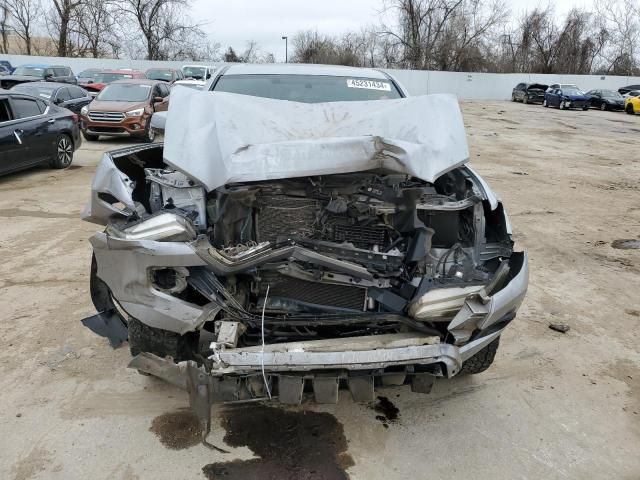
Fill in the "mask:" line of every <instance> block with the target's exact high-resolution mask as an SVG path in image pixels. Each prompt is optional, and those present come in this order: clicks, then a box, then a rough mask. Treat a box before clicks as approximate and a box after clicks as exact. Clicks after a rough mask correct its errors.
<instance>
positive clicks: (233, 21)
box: [191, 0, 593, 61]
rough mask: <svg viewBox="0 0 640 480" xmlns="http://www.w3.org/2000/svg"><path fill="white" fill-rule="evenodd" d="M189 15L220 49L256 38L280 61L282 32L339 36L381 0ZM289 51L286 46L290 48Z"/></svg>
mask: <svg viewBox="0 0 640 480" xmlns="http://www.w3.org/2000/svg"><path fill="white" fill-rule="evenodd" d="M592 1H593V0H555V1H554V0H547V1H545V0H505V3H507V5H509V8H510V9H511V10H512V12H513V13H516V14H518V13H521V12H523V11H525V10H526V9H527V8H533V7H534V6H536V5H543V6H546V5H547V4H549V3H554V4H555V6H556V11H557V12H558V13H560V14H565V13H566V12H567V11H568V10H570V8H571V7H572V6H574V5H577V6H590V5H591V4H592ZM193 6H194V8H193V11H192V12H191V15H192V17H193V19H194V20H195V21H197V22H207V25H206V26H205V27H204V30H205V31H206V32H207V34H208V35H209V37H210V38H211V39H212V40H214V41H215V42H219V43H220V45H221V47H222V49H223V50H226V48H227V47H228V46H233V47H234V48H235V49H236V50H238V51H239V52H242V51H243V50H244V48H245V46H246V42H247V41H248V40H256V41H257V42H258V44H259V45H260V47H261V50H262V51H265V52H272V53H273V54H274V55H275V56H276V61H284V40H282V36H283V35H288V36H289V38H291V37H292V36H293V35H295V33H296V32H298V31H301V30H309V29H311V30H316V29H317V30H318V32H320V33H324V34H330V35H339V34H341V33H343V32H346V31H348V30H360V28H361V27H363V26H366V25H370V24H377V23H379V21H380V18H381V16H380V15H381V12H382V10H383V0H193ZM289 51H291V50H289Z"/></svg>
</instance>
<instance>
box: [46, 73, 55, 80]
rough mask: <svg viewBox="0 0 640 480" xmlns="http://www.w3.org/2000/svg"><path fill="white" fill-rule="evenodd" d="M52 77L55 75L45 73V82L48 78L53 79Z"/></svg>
mask: <svg viewBox="0 0 640 480" xmlns="http://www.w3.org/2000/svg"><path fill="white" fill-rule="evenodd" d="M52 77H53V73H45V74H44V78H45V80H46V79H47V78H52Z"/></svg>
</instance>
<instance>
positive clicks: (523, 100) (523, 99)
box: [522, 95, 529, 105]
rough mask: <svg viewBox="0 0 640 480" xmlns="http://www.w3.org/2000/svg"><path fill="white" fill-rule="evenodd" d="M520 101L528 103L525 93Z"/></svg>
mask: <svg viewBox="0 0 640 480" xmlns="http://www.w3.org/2000/svg"><path fill="white" fill-rule="evenodd" d="M522 103H524V104H525V105H526V104H527V103H529V99H528V98H527V96H526V95H525V96H524V97H522Z"/></svg>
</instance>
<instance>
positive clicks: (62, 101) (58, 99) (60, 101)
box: [53, 98, 64, 105]
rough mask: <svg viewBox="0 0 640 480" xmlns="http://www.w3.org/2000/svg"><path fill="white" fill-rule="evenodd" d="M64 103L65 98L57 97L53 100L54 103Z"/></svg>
mask: <svg viewBox="0 0 640 480" xmlns="http://www.w3.org/2000/svg"><path fill="white" fill-rule="evenodd" d="M63 103H64V100H62V99H61V98H56V99H55V100H54V101H53V104H54V105H61V104H63Z"/></svg>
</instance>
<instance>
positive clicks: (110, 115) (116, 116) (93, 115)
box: [89, 112, 124, 123]
mask: <svg viewBox="0 0 640 480" xmlns="http://www.w3.org/2000/svg"><path fill="white" fill-rule="evenodd" d="M89 118H90V119H91V120H93V121H94V122H114V123H119V122H121V121H122V120H124V113H122V112H89Z"/></svg>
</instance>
